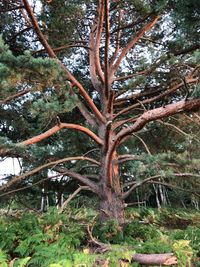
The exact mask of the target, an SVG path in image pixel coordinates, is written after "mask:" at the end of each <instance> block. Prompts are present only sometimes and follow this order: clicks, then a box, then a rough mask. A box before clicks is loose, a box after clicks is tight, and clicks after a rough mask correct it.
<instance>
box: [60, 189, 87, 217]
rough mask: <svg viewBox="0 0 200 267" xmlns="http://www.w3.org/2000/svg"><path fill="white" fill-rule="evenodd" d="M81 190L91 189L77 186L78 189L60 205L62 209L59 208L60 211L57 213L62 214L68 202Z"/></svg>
mask: <svg viewBox="0 0 200 267" xmlns="http://www.w3.org/2000/svg"><path fill="white" fill-rule="evenodd" d="M81 190H91V189H90V188H89V186H79V188H77V189H76V190H75V191H74V193H72V194H71V195H70V196H69V197H68V199H67V200H65V201H64V203H63V204H62V207H61V208H60V210H59V213H62V212H63V210H64V209H65V208H66V206H67V205H68V204H69V202H70V201H71V200H72V199H73V198H75V197H76V196H77V195H78V193H79V192H80V191H81Z"/></svg>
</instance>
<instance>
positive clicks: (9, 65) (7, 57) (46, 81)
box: [0, 38, 64, 97]
mask: <svg viewBox="0 0 200 267" xmlns="http://www.w3.org/2000/svg"><path fill="white" fill-rule="evenodd" d="M0 75H1V81H0V87H1V89H3V90H2V91H1V92H2V94H3V95H2V96H1V97H5V92H6V91H7V92H8V93H10V92H12V90H14V89H16V87H17V86H18V87H19V88H21V87H22V85H23V84H24V85H27V83H29V85H31V84H32V86H33V88H34V89H37V90H42V89H43V88H45V87H50V86H53V85H55V84H56V82H59V83H60V85H62V84H63V85H64V76H63V72H62V70H61V68H60V67H59V66H58V64H57V63H56V62H55V60H52V59H49V58H39V57H38V58H34V57H33V56H32V55H31V53H30V52H29V51H25V52H24V54H23V55H19V56H15V55H13V53H12V52H11V51H10V50H9V47H8V45H5V44H4V41H3V40H2V38H0Z"/></svg>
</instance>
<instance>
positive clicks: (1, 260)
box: [0, 249, 8, 267]
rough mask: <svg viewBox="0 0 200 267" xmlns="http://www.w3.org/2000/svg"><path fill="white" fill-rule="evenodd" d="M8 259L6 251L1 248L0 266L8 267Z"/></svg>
mask: <svg viewBox="0 0 200 267" xmlns="http://www.w3.org/2000/svg"><path fill="white" fill-rule="evenodd" d="M7 262H8V259H7V255H6V253H5V252H3V251H2V250H1V249H0V266H1V267H8V263H7Z"/></svg>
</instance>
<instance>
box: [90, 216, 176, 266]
mask: <svg viewBox="0 0 200 267" xmlns="http://www.w3.org/2000/svg"><path fill="white" fill-rule="evenodd" d="M95 218H96V217H95ZM95 218H94V220H93V222H92V225H91V226H90V225H88V226H87V231H88V234H89V237H90V242H92V243H93V244H94V245H96V246H97V247H98V248H97V249H96V250H95V252H99V253H105V252H107V251H111V250H116V247H112V245H110V244H105V243H103V242H100V241H99V240H98V239H97V238H95V237H93V235H92V231H93V228H94V225H95ZM126 260H127V261H128V262H129V259H125V258H123V259H119V262H121V261H123V262H125V261H126ZM131 261H132V262H138V263H140V264H142V265H154V266H161V265H164V266H170V265H174V264H177V262H178V261H177V257H176V256H174V254H173V253H163V254H137V253H136V254H133V256H132V260H131ZM106 266H107V265H106ZM120 266H121V265H120ZM123 266H124V265H123Z"/></svg>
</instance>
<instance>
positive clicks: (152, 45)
mask: <svg viewBox="0 0 200 267" xmlns="http://www.w3.org/2000/svg"><path fill="white" fill-rule="evenodd" d="M58 2H59V3H58ZM190 3H191V6H192V8H193V7H195V10H197V11H196V12H197V15H196V13H195V12H194V15H193V16H194V17H195V19H196V21H195V27H196V25H198V23H199V14H198V4H197V3H196V2H193V1H191V2H190ZM37 4H38V1H37ZM178 5H179V3H176V2H174V1H173V3H171V1H169V2H168V1H165V2H164V3H163V1H156V3H155V2H154V1H108V0H105V1H103V0H102V1H98V2H97V1H77V2H76V1H67V3H66V1H41V2H40V5H37V6H35V7H31V6H30V4H29V2H28V1H27V0H23V1H22V2H17V3H16V2H13V1H8V2H7V3H6V4H1V13H3V14H4V16H3V19H2V25H3V26H2V29H4V30H3V39H4V41H5V42H6V43H7V45H5V44H4V43H3V42H2V41H1V47H0V49H1V57H0V62H1V70H0V71H1V75H2V80H1V92H2V93H1V97H2V100H1V104H2V108H1V109H2V112H1V114H2V115H1V116H2V119H3V120H2V126H1V135H2V137H3V138H2V145H1V150H0V155H1V156H2V157H3V156H6V155H14V156H16V155H17V156H19V157H21V158H23V172H24V173H23V174H21V175H19V176H16V177H12V179H10V180H9V181H8V182H7V184H5V185H3V186H2V187H1V190H7V189H8V188H10V189H11V188H12V187H13V188H15V187H16V184H18V185H20V186H21V185H22V184H21V183H22V182H25V183H27V181H28V180H27V178H29V177H31V178H32V179H34V180H35V179H37V180H38V179H44V177H46V176H47V170H54V171H56V172H57V173H58V174H59V175H60V176H59V177H62V176H65V177H67V181H69V180H70V179H69V178H68V177H70V178H73V179H76V180H77V181H78V182H79V183H81V184H84V185H85V186H87V189H90V190H91V191H92V192H93V193H95V194H97V196H98V198H99V200H100V214H101V221H105V220H108V219H116V220H118V222H119V223H123V222H124V207H125V205H124V200H125V199H126V198H127V197H129V195H130V194H131V193H132V192H133V190H134V189H135V186H136V185H135V181H131V182H133V185H131V187H130V186H129V187H124V188H122V182H127V181H130V178H129V177H128V178H127V179H123V170H124V169H123V167H121V164H122V163H124V162H125V161H129V160H130V159H133V160H134V159H135V155H131V154H130V153H131V149H129V148H127V143H128V140H130V138H134V137H136V136H138V134H141V133H140V132H141V131H145V130H146V129H147V127H152V128H153V130H154V131H156V127H155V123H153V122H154V121H157V120H161V119H164V118H166V117H169V116H173V115H175V114H179V113H182V112H190V111H195V110H197V109H198V108H199V106H200V99H199V65H198V60H199V50H198V49H199V44H198V43H197V36H198V32H195V35H194V34H193V32H191V35H189V33H190V32H189V31H188V29H189V28H188V25H189V23H188V21H189V22H191V19H193V17H192V16H191V17H187V14H190V11H189V10H190V8H191V6H189V7H188V6H187V4H186V3H185V2H184V5H183V6H182V7H183V8H184V9H186V10H188V12H186V13H185V14H186V17H185V18H184V19H183V21H182V24H181V25H180V24H179V23H177V22H179V19H178V18H179V12H177V11H179V9H178ZM11 19H14V21H13V22H11ZM4 25H5V26H6V27H4ZM18 25H20V28H22V25H24V26H23V27H24V28H23V29H24V30H22V31H20V32H19V33H18V34H17V36H16V38H14V39H9V38H8V35H9V33H10V32H11V29H13V31H14V32H15V31H16V29H18V27H19V26H18ZM195 27H194V28H193V29H194V30H195ZM29 29H30V32H29ZM27 31H28V32H29V34H26V35H24V33H25V32H26V33H27ZM11 33H12V32H11ZM22 37H23V38H22ZM186 37H187V38H188V43H185V44H184V45H182V47H181V48H180V42H181V40H182V39H183V38H186ZM12 42H14V45H13V44H12ZM17 42H18V43H20V44H21V45H20V46H19V47H20V49H18V51H17V53H16V51H15V44H16V43H17ZM41 45H42V46H43V47H41ZM27 48H28V49H31V50H32V51H31V53H30V52H24V50H25V49H27ZM68 48H71V49H72V50H70V52H68V51H69V50H67V52H66V49H68ZM11 51H12V52H11ZM39 55H40V57H39ZM48 57H50V58H51V59H49V58H48ZM154 127H155V128H154ZM66 129H72V130H75V131H73V134H71V132H70V131H66ZM136 133H137V134H136ZM156 133H157V131H156ZM151 139H152V138H151ZM10 141H12V143H11V142H10ZM13 143H15V144H16V143H17V144H16V145H15V144H13ZM83 143H84V146H83V145H82V144H83ZM142 143H143V145H145V142H142ZM30 145H34V146H32V147H30ZM146 149H147V147H146ZM74 151H75V153H74ZM138 151H139V150H138ZM147 151H148V149H147ZM66 155H67V157H66ZM141 156H142V155H141ZM41 164H43V165H41ZM154 164H157V163H156V161H155V162H154ZM39 165H40V166H39ZM136 165H137V164H136ZM157 165H158V164H157ZM157 165H156V166H157ZM141 168H142V166H141V165H140V164H139V165H137V167H136V168H135V170H137V169H140V171H141ZM155 169H156V168H155ZM155 169H154V171H155ZM26 171H27V172H26ZM43 172H44V173H43ZM38 173H39V176H37V174H38ZM143 176H145V177H144V180H145V182H148V181H151V180H154V181H155V179H160V175H157V177H153V178H152V175H151V176H149V173H148V172H147V173H145V172H144V174H143ZM174 176H175V174H174ZM191 176H194V175H193V174H192V175H191ZM144 180H143V181H142V182H141V181H140V182H139V185H141V184H142V183H144ZM29 181H30V180H29ZM64 185H65V183H64ZM137 185H138V184H137Z"/></svg>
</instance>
